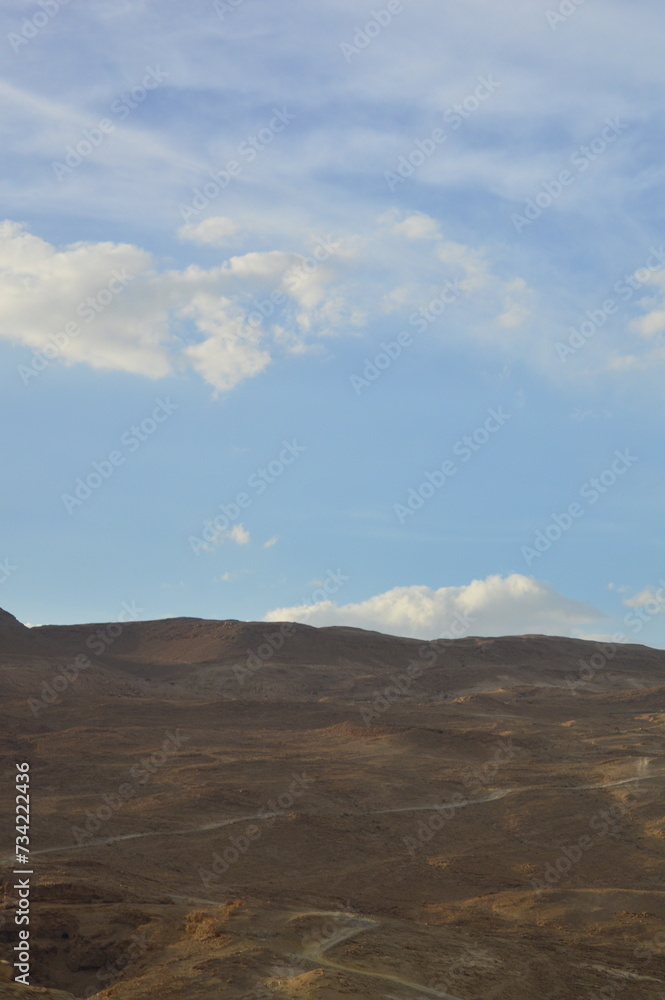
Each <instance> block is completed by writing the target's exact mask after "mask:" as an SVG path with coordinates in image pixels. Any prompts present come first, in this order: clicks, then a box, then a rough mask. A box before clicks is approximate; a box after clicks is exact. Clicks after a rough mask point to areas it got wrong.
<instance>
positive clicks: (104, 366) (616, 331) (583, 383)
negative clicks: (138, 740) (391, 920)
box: [0, 0, 665, 647]
mask: <svg viewBox="0 0 665 1000" xmlns="http://www.w3.org/2000/svg"><path fill="white" fill-rule="evenodd" d="M1 19H2V24H1V26H0V53H1V70H0V98H1V103H2V113H1V116H0V129H1V135H0V139H1V141H0V158H1V159H2V168H3V169H2V171H1V178H0V194H1V200H2V213H1V215H0V219H2V220H3V221H1V222H0V255H1V263H0V370H1V374H0V378H1V380H2V381H1V387H0V388H1V393H0V400H1V403H0V405H1V406H2V410H3V415H2V420H3V428H4V434H3V435H2V443H1V445H0V447H1V448H2V491H1V494H0V505H1V513H2V517H1V519H0V523H1V526H2V534H1V536H0V606H2V607H4V608H6V609H7V610H8V611H10V612H11V613H13V614H15V615H16V616H17V617H18V618H19V619H20V620H22V621H24V622H27V623H30V624H41V623H56V624H57V623H69V622H86V621H88V622H95V621H96V622H99V621H114V620H118V619H121V618H122V617H123V616H124V617H125V618H126V617H133V618H138V619H154V618H164V617H172V616H180V615H186V616H194V617H202V618H220V619H223V618H237V619H244V620H266V621H280V620H295V621H301V622H305V623H308V624H312V625H337V624H342V625H354V626H358V627H361V628H370V629H377V630H380V631H383V632H388V633H392V634H400V635H410V636H416V637H421V638H435V637H437V636H440V635H449V634H455V635H459V634H470V635H502V634H521V633H543V634H551V635H567V636H577V637H582V638H590V639H594V640H596V641H597V642H599V643H600V642H608V641H611V640H618V641H630V642H640V643H645V644H647V645H652V646H659V647H665V617H663V614H662V612H663V611H665V562H664V559H663V555H664V550H663V538H662V530H661V528H662V511H663V507H664V503H665V469H664V466H663V462H662V430H661V427H662V416H663V414H662V410H663V403H662V390H661V385H662V379H663V366H664V364H665V340H664V336H663V335H664V332H665V228H664V226H663V221H664V220H663V215H664V211H665V202H664V201H663V198H662V187H663V170H664V168H663V163H662V145H663V120H662V109H661V104H662V92H663V83H664V82H665V81H664V77H665V69H664V68H663V59H662V42H661V38H662V29H663V26H664V25H663V20H664V14H663V11H662V5H661V4H660V3H658V2H656V0H640V2H637V3H635V2H631V3H628V0H621V2H619V0H606V2H604V3H603V4H599V3H596V2H594V0H585V2H579V0H577V2H573V0H561V2H560V3H558V4H557V3H556V2H553V3H552V4H551V5H548V0H543V2H540V0H463V2H461V0H457V2H455V0H448V2H445V3H442V2H441V0H418V2H415V0H402V2H400V0H390V2H387V0H386V2H384V0H378V2H377V3H376V4H375V5H371V4H367V5H365V4H359V3H358V2H357V0H353V2H351V0H317V3H316V4H314V3H311V2H309V3H305V2H302V0H281V2H280V3H279V4H277V3H274V2H268V0H228V2H226V0H216V2H212V0H211V2H208V0H191V2H189V3H188V4H186V5H185V4H182V3H176V2H175V0H131V2H122V0H113V2H111V0H85V2H83V0H69V2H67V3H63V2H62V0H40V2H39V3H31V2H25V0H6V2H5V3H4V4H3V9H2V14H1Z"/></svg>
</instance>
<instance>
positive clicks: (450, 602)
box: [265, 573, 604, 639]
mask: <svg viewBox="0 0 665 1000" xmlns="http://www.w3.org/2000/svg"><path fill="white" fill-rule="evenodd" d="M603 617H604V616H603V614H602V613H601V612H600V611H598V610H597V609H596V608H594V607H592V605H590V604H586V603H584V602H581V601H576V600H572V599H570V598H567V597H564V596H563V595H562V594H559V593H558V592H557V591H556V590H554V588H553V587H551V586H549V584H546V583H543V582H542V581H539V580H535V579H534V578H533V577H527V576H522V575H521V574H519V573H513V574H511V575H510V576H506V577H502V576H498V575H497V576H489V577H487V579H485V580H473V581H472V582H471V583H469V584H466V585H464V586H459V587H441V588H439V589H438V590H433V589H431V588H430V587H426V586H410V587H394V588H393V589H392V590H388V591H386V592H385V593H383V594H377V595H376V596H375V597H370V598H369V599H368V600H366V601H361V602H359V603H357V604H344V605H338V604H337V603H336V602H335V601H322V602H321V603H319V604H313V605H309V606H308V605H299V606H296V607H290V608H275V609H274V610H273V611H270V612H269V613H268V614H267V615H266V616H265V621H297V622H302V623H303V624H305V625H317V626H321V625H350V626H354V627H356V628H365V629H371V630H374V631H378V632H387V633H389V634H392V635H403V636H410V637H412V638H417V639H435V638H437V637H438V636H441V635H444V634H446V633H448V632H449V631H450V630H451V629H453V628H457V629H458V628H459V622H460V621H465V620H466V621H469V622H470V626H469V628H468V630H467V634H469V635H521V634H525V633H538V634H542V635H571V634H573V633H574V631H575V630H576V629H578V628H579V627H580V626H584V625H587V624H589V623H592V622H596V621H598V620H600V619H602V618H603Z"/></svg>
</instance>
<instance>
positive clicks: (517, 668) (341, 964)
mask: <svg viewBox="0 0 665 1000" xmlns="http://www.w3.org/2000/svg"><path fill="white" fill-rule="evenodd" d="M0 720H1V727H0V734H1V740H2V758H3V767H2V774H1V787H0V802H1V803H2V807H1V815H2V817H3V822H2V828H1V830H0V836H1V840H0V856H2V860H3V902H2V908H1V909H0V958H1V959H4V960H5V962H9V963H12V962H13V961H14V958H13V948H14V946H15V944H16V942H17V927H16V925H15V922H14V913H15V908H16V905H17V899H16V890H15V889H14V888H13V886H14V880H15V878H16V876H14V875H13V874H12V870H13V867H14V865H15V855H14V795H15V791H14V781H15V773H16V767H15V765H16V763H19V762H23V761H27V762H29V763H30V765H31V771H30V774H31V781H30V789H31V807H32V826H31V834H30V836H31V844H30V851H31V854H30V859H31V865H32V870H33V872H34V874H33V875H32V887H31V892H32V897H31V898H32V907H31V923H30V932H31V939H30V940H31V966H32V969H31V973H32V974H31V984H32V988H27V987H25V986H21V985H14V984H12V983H11V982H6V983H3V982H1V980H2V979H3V971H2V970H4V978H5V979H6V980H9V979H11V978H12V973H11V964H10V965H6V964H5V965H0V998H17V1000H20V998H25V1000H29V998H30V997H32V996H34V997H35V998H38V997H43V998H44V1000H66V998H67V997H69V996H71V997H81V998H82V997H88V996H95V997H96V998H98V1000H106V998H109V1000H111V998H113V1000H156V998H160V1000H176V998H177V1000H181V998H182V1000H218V998H224V1000H270V998H272V1000H342V998H344V1000H350V998H354V997H363V998H369V1000H380V998H393V1000H426V998H430V997H439V998H448V1000H453V998H455V1000H515V998H526V1000H601V998H602V1000H662V998H663V997H664V996H665V864H664V862H665V821H664V818H663V790H664V788H665V756H664V752H665V748H664V744H663V735H664V733H665V651H660V650H655V649H650V648H648V647H645V646H638V645H623V646H619V647H617V648H614V647H611V646H606V647H601V646H599V645H598V644H596V643H593V642H582V641H578V640H573V639H563V638H561V639H560V638H549V637H544V636H516V637H504V638H495V639H493V638H464V639H459V640H455V641H439V642H435V643H423V642H420V641H416V640H412V639H400V638H396V637H392V636H384V635H381V634H378V633H375V632H367V631H362V630H359V629H351V628H340V627H337V628H321V629H315V628H311V627H309V626H305V625H291V626H288V625H283V626H280V625H279V624H274V623H243V622H238V621H203V620H198V619H191V618H190V619H184V618H182V619H169V620H164V621H156V622H135V623H128V624H124V625H118V624H115V625H110V626H109V625H77V626H43V627H40V628H33V629H27V628H25V627H24V626H22V625H21V624H20V623H19V622H17V621H16V619H14V618H13V617H12V616H11V615H10V614H8V613H6V612H0ZM38 987H39V988H40V989H38ZM41 988H43V989H41Z"/></svg>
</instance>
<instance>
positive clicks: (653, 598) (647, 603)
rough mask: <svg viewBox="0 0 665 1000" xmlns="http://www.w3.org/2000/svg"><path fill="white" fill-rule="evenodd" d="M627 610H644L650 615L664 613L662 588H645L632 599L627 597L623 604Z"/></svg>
mask: <svg viewBox="0 0 665 1000" xmlns="http://www.w3.org/2000/svg"><path fill="white" fill-rule="evenodd" d="M623 603H624V604H625V605H626V607H627V608H646V607H649V612H650V614H652V615H662V614H663V613H665V591H664V590H663V587H659V588H658V589H656V588H655V587H645V588H644V590H640V592H639V593H637V594H635V595H634V596H633V597H627V598H626V599H625V600H624V602H623Z"/></svg>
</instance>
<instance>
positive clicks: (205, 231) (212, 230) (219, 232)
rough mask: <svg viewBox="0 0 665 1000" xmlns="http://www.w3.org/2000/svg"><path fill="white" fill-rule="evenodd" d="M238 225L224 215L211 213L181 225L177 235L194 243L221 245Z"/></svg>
mask: <svg viewBox="0 0 665 1000" xmlns="http://www.w3.org/2000/svg"><path fill="white" fill-rule="evenodd" d="M239 229H240V226H239V225H238V223H237V222H234V220H233V219H228V218H227V217H226V216H224V215H213V216H211V217H210V218H209V219H204V220H203V221H202V222H196V223H194V222H188V223H187V224H186V225H185V226H181V227H180V229H179V230H178V235H179V236H182V238H183V239H185V240H192V242H194V243H206V244H209V245H210V246H213V247H223V246H226V245H227V244H228V243H230V242H231V238H232V237H233V236H235V235H236V233H237V232H238V231H239Z"/></svg>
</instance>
